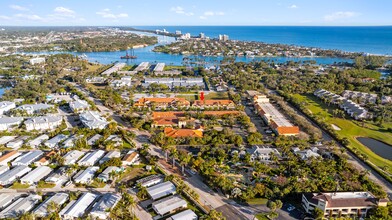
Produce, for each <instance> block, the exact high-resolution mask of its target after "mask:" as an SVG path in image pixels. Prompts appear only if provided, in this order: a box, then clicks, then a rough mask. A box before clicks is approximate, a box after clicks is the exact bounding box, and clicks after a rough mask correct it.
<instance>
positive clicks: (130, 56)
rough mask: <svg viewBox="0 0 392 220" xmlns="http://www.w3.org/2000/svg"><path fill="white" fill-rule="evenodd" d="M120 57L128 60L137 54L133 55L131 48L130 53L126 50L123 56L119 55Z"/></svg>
mask: <svg viewBox="0 0 392 220" xmlns="http://www.w3.org/2000/svg"><path fill="white" fill-rule="evenodd" d="M120 58H121V59H125V60H129V59H132V60H133V59H137V56H135V54H134V52H133V50H131V54H130V55H129V54H128V51H127V53H126V54H125V56H121V57H120Z"/></svg>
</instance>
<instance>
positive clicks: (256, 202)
mask: <svg viewBox="0 0 392 220" xmlns="http://www.w3.org/2000/svg"><path fill="white" fill-rule="evenodd" d="M246 202H247V203H248V204H249V205H266V204H267V202H268V199H265V198H253V199H248V200H246Z"/></svg>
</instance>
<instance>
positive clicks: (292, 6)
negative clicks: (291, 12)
mask: <svg viewBox="0 0 392 220" xmlns="http://www.w3.org/2000/svg"><path fill="white" fill-rule="evenodd" d="M289 8H291V9H297V8H299V7H298V6H297V5H290V6H289Z"/></svg>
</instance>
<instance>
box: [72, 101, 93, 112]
mask: <svg viewBox="0 0 392 220" xmlns="http://www.w3.org/2000/svg"><path fill="white" fill-rule="evenodd" d="M69 108H70V109H71V111H72V112H74V113H78V112H83V111H85V110H88V109H89V108H90V104H88V102H87V101H85V100H82V99H76V100H75V101H72V102H70V103H69Z"/></svg>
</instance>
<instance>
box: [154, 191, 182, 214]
mask: <svg viewBox="0 0 392 220" xmlns="http://www.w3.org/2000/svg"><path fill="white" fill-rule="evenodd" d="M187 205H188V204H187V202H186V201H185V200H184V199H182V198H181V197H180V196H178V195H175V196H169V197H167V198H164V199H161V200H158V201H155V202H153V203H152V208H153V209H154V211H155V212H156V213H157V214H158V215H160V216H164V215H166V214H169V213H174V212H175V211H177V210H181V209H185V208H186V207H187Z"/></svg>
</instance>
